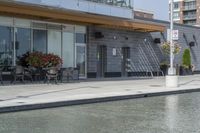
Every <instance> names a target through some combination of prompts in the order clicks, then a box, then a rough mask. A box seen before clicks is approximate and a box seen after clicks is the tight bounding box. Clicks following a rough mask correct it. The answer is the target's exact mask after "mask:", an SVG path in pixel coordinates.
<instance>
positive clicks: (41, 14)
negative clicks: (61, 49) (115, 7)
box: [0, 1, 165, 32]
mask: <svg viewBox="0 0 200 133" xmlns="http://www.w3.org/2000/svg"><path fill="white" fill-rule="evenodd" d="M0 15H5V16H15V17H21V18H29V19H38V20H43V21H55V22H62V23H67V22H71V23H81V24H93V25H99V26H103V27H109V28H119V29H127V30H137V31H142V32H156V31H159V32H163V31H164V30H165V26H163V25H161V24H155V23H149V22H145V21H144V22H137V21H135V20H130V19H122V18H116V17H108V16H101V15H94V14H89V13H83V12H76V11H70V10H64V9H58V8H52V7H46V6H38V5H37V6H36V5H29V4H24V3H13V2H3V1H0Z"/></svg>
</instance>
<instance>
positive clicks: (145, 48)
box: [87, 21, 200, 73]
mask: <svg viewBox="0 0 200 133" xmlns="http://www.w3.org/2000/svg"><path fill="white" fill-rule="evenodd" d="M159 23H160V24H163V25H165V26H166V29H167V28H168V27H169V23H167V22H162V21H161V22H159ZM175 29H178V30H179V40H178V43H179V44H181V52H180V54H178V55H176V56H175V64H181V63H182V53H183V51H184V49H185V48H189V49H190V50H191V56H192V64H194V65H195V70H196V71H200V28H197V27H192V26H185V25H180V24H177V25H175ZM95 32H101V33H102V35H103V36H104V37H102V38H95ZM155 38H160V39H161V42H163V41H166V39H167V31H165V32H164V33H160V32H151V33H146V32H137V31H129V30H119V29H109V28H102V27H98V26H89V27H88V46H87V62H88V66H87V67H88V69H87V70H88V73H96V72H97V61H98V59H97V46H98V45H105V46H107V68H106V72H108V73H109V72H111V73H113V72H121V70H122V63H121V62H122V55H121V52H120V51H121V48H122V47H130V51H131V52H130V53H131V57H130V58H131V62H132V66H133V67H134V68H133V69H132V71H142V70H143V69H151V70H152V71H157V70H158V68H159V62H161V61H163V60H165V59H166V58H168V57H166V56H165V55H164V54H163V53H162V50H161V49H160V45H161V44H160V43H159V44H156V43H154V39H155ZM190 42H195V46H194V47H190V46H189V43H190ZM113 48H116V49H117V55H116V56H113ZM144 67H148V68H144Z"/></svg>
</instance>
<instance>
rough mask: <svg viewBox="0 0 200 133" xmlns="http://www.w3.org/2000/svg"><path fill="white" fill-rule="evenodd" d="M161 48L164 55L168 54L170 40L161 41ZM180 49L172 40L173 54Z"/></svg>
mask: <svg viewBox="0 0 200 133" xmlns="http://www.w3.org/2000/svg"><path fill="white" fill-rule="evenodd" d="M161 49H162V51H163V52H164V54H166V55H170V42H163V43H162V45H161ZM180 51H181V47H180V45H179V44H178V43H177V42H174V51H173V53H174V54H178V53H180Z"/></svg>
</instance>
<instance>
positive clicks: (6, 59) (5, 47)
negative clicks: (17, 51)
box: [0, 26, 13, 66]
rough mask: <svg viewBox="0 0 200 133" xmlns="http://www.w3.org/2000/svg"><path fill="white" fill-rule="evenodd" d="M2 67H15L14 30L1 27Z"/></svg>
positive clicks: (0, 59)
mask: <svg viewBox="0 0 200 133" xmlns="http://www.w3.org/2000/svg"><path fill="white" fill-rule="evenodd" d="M0 33H3V34H1V35H0V65H6V66H11V65H13V46H12V45H13V28H11V27H3V26H0Z"/></svg>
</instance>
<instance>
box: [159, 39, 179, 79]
mask: <svg viewBox="0 0 200 133" xmlns="http://www.w3.org/2000/svg"><path fill="white" fill-rule="evenodd" d="M161 49H162V51H163V53H164V54H165V55H166V56H167V57H169V55H170V42H163V43H162V45H161ZM180 51H181V47H180V45H179V44H178V43H177V42H174V51H173V53H174V54H179V53H180ZM168 67H169V60H165V61H162V62H161V63H160V69H161V70H162V71H163V73H164V75H166V74H167V70H168Z"/></svg>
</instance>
